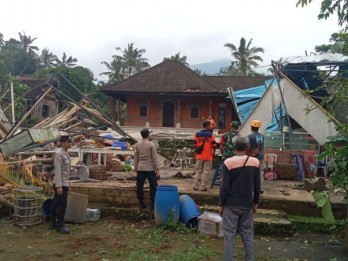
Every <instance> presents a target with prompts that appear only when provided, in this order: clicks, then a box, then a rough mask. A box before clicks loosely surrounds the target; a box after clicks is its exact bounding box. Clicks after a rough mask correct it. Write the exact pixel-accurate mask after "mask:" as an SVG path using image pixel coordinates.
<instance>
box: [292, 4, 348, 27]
mask: <svg viewBox="0 0 348 261" xmlns="http://www.w3.org/2000/svg"><path fill="white" fill-rule="evenodd" d="M311 2H312V0H298V2H297V4H296V6H299V5H301V6H302V7H304V6H305V5H308V4H309V3H311ZM334 13H336V14H337V18H338V24H339V25H340V26H343V25H344V24H346V23H347V22H348V5H347V1H346V0H323V1H322V2H321V7H320V12H319V15H318V19H319V20H322V19H324V20H326V19H327V18H329V17H330V16H331V15H333V14H334Z"/></svg>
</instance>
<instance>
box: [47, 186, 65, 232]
mask: <svg viewBox="0 0 348 261" xmlns="http://www.w3.org/2000/svg"><path fill="white" fill-rule="evenodd" d="M62 188H63V194H62V195H58V194H57V188H56V186H55V185H53V189H54V196H53V200H52V205H51V223H52V224H53V225H56V226H58V227H59V226H63V225H64V215H65V210H66V206H67V202H68V190H69V187H62Z"/></svg>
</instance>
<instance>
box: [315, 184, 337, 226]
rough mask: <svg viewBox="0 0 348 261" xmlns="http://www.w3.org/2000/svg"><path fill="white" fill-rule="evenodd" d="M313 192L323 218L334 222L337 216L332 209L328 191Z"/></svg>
mask: <svg viewBox="0 0 348 261" xmlns="http://www.w3.org/2000/svg"><path fill="white" fill-rule="evenodd" d="M311 194H312V195H313V198H314V200H315V204H316V205H317V206H318V207H319V208H320V209H321V214H322V215H323V218H324V219H325V220H327V221H329V222H334V221H335V217H334V215H333V213H332V210H331V202H330V198H329V195H328V193H327V192H326V191H323V192H319V191H315V190H314V191H312V192H311Z"/></svg>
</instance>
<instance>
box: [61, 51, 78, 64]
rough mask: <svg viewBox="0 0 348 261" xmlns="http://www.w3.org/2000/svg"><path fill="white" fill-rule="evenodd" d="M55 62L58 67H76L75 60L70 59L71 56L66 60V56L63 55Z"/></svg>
mask: <svg viewBox="0 0 348 261" xmlns="http://www.w3.org/2000/svg"><path fill="white" fill-rule="evenodd" d="M56 62H57V65H59V66H63V67H74V66H76V63H77V59H76V58H72V57H71V56H69V57H68V58H67V55H66V54H65V53H63V57H62V60H59V59H58V58H56Z"/></svg>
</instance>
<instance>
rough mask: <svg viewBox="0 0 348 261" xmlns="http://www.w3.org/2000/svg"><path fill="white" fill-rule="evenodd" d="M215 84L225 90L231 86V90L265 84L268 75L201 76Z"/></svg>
mask: <svg viewBox="0 0 348 261" xmlns="http://www.w3.org/2000/svg"><path fill="white" fill-rule="evenodd" d="M203 77H204V78H205V79H207V80H208V81H209V82H211V83H212V84H214V85H215V86H219V88H222V89H224V90H226V88H227V87H232V89H233V91H239V90H244V89H248V88H251V87H257V86H261V85H264V84H265V81H266V80H267V79H269V78H270V77H255V76H203Z"/></svg>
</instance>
